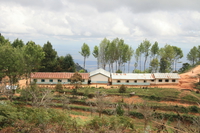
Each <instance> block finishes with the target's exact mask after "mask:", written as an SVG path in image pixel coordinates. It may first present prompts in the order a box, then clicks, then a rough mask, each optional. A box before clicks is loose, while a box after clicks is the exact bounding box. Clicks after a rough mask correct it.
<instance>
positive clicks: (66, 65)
mask: <svg viewBox="0 0 200 133" xmlns="http://www.w3.org/2000/svg"><path fill="white" fill-rule="evenodd" d="M62 70H64V71H65V72H75V64H74V60H73V58H72V56H71V55H70V54H67V55H66V56H65V57H64V59H63V65H62Z"/></svg>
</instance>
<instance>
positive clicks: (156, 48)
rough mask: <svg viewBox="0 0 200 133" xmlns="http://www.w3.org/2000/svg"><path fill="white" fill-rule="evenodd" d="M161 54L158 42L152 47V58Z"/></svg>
mask: <svg viewBox="0 0 200 133" xmlns="http://www.w3.org/2000/svg"><path fill="white" fill-rule="evenodd" d="M158 53H159V47H158V42H155V43H154V44H153V45H152V47H151V57H152V58H153V59H154V58H155V56H156V55H158Z"/></svg>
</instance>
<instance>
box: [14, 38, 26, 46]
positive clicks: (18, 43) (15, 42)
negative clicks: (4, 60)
mask: <svg viewBox="0 0 200 133" xmlns="http://www.w3.org/2000/svg"><path fill="white" fill-rule="evenodd" d="M12 46H13V47H15V48H16V47H19V48H22V47H23V46H24V42H23V41H22V40H19V39H18V38H17V39H15V40H14V41H13V43H12Z"/></svg>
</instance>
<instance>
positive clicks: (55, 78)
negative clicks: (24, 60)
mask: <svg viewBox="0 0 200 133" xmlns="http://www.w3.org/2000/svg"><path fill="white" fill-rule="evenodd" d="M79 74H80V75H81V76H82V79H83V80H82V84H88V80H89V73H79ZM73 75H74V73H67V72H35V73H31V82H35V83H36V84H41V85H42V84H58V83H61V84H70V78H71V76H73Z"/></svg>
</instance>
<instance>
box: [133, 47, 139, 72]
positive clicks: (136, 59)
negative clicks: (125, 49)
mask: <svg viewBox="0 0 200 133" xmlns="http://www.w3.org/2000/svg"><path fill="white" fill-rule="evenodd" d="M139 56H140V51H139V49H138V48H137V49H136V51H135V54H134V57H135V63H134V72H135V70H136V69H137V67H138V60H139Z"/></svg>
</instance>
